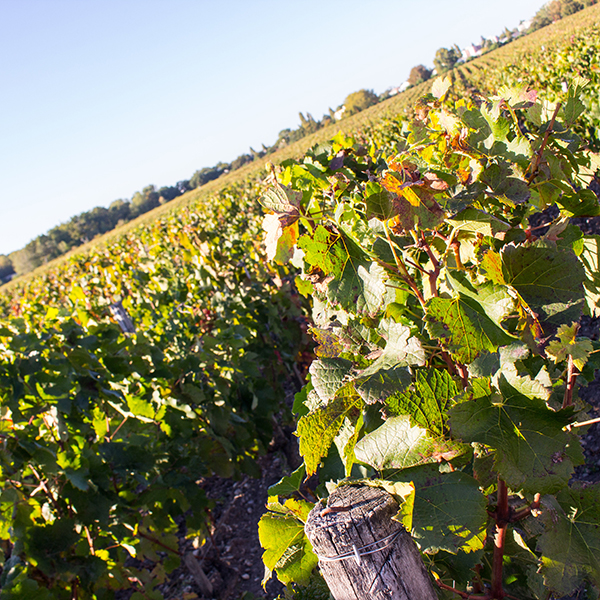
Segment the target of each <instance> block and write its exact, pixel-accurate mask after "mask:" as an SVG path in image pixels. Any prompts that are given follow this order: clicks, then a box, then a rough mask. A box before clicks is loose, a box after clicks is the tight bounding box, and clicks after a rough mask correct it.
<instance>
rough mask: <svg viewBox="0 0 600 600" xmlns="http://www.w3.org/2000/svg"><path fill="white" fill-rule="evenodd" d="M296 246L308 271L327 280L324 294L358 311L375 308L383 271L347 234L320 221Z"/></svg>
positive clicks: (382, 289) (380, 297)
mask: <svg viewBox="0 0 600 600" xmlns="http://www.w3.org/2000/svg"><path fill="white" fill-rule="evenodd" d="M298 247H299V248H300V249H301V250H303V251H304V252H305V255H304V260H305V262H306V263H307V264H308V265H309V266H310V271H309V274H315V275H317V276H320V277H321V278H322V280H323V281H324V282H325V283H326V285H327V298H328V299H329V301H330V302H331V303H332V304H333V305H338V304H339V305H340V306H341V307H342V308H344V309H352V311H355V312H358V313H359V314H361V313H365V314H368V315H375V314H376V313H377V312H378V310H379V308H380V307H381V305H382V304H383V301H384V297H385V291H386V288H385V279H386V275H385V271H384V269H383V267H381V266H379V265H378V264H377V263H374V262H372V261H370V260H369V259H368V258H367V256H366V254H364V253H363V251H362V250H361V249H360V248H359V247H358V246H357V245H356V244H355V243H354V242H353V241H352V240H351V239H350V238H349V237H347V236H345V235H342V234H341V233H335V232H333V231H329V230H328V229H326V228H325V227H323V226H322V225H319V226H318V227H317V228H316V229H315V231H314V232H313V234H312V235H309V234H305V235H303V236H301V237H300V239H299V240H298Z"/></svg>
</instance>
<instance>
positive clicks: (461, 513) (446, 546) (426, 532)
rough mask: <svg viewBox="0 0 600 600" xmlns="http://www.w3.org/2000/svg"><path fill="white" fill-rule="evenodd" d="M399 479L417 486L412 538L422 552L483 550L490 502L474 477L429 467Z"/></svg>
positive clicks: (403, 473) (401, 476) (420, 468)
mask: <svg viewBox="0 0 600 600" xmlns="http://www.w3.org/2000/svg"><path fill="white" fill-rule="evenodd" d="M396 478H397V479H399V480H400V481H411V482H412V483H413V484H414V486H415V505H414V511H413V525H412V531H411V535H412V537H413V538H414V539H415V541H416V542H417V544H419V547H420V548H421V551H422V552H426V553H429V554H432V553H435V552H438V551H439V550H446V551H448V552H452V553H453V554H456V553H457V552H459V551H462V552H473V551H476V550H480V549H481V548H483V545H484V543H485V538H486V523H487V516H488V515H487V511H486V506H487V499H486V497H485V496H484V495H483V494H482V493H481V492H480V491H479V484H478V482H477V481H476V480H475V479H473V477H471V476H470V475H467V474H466V473H462V472H461V471H453V472H450V473H440V472H439V468H438V465H426V466H422V467H417V468H414V469H410V470H408V471H405V472H402V473H401V474H400V475H399V476H397V477H394V479H396Z"/></svg>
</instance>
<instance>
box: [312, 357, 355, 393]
mask: <svg viewBox="0 0 600 600" xmlns="http://www.w3.org/2000/svg"><path fill="white" fill-rule="evenodd" d="M351 369H352V362H351V361H349V360H346V359H345V358H321V359H319V360H315V361H313V363H312V364H311V365H310V369H309V373H310V377H311V383H312V385H313V387H314V389H315V390H316V392H317V394H319V397H320V398H321V399H322V400H329V399H331V398H333V397H334V396H335V393H336V392H337V391H338V390H339V389H340V388H341V387H342V386H343V385H344V384H345V383H346V381H347V378H348V376H349V374H350V372H351Z"/></svg>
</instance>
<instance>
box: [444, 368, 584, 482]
mask: <svg viewBox="0 0 600 600" xmlns="http://www.w3.org/2000/svg"><path fill="white" fill-rule="evenodd" d="M500 383H501V390H502V396H500V395H493V394H492V395H489V396H484V397H480V398H477V399H474V400H471V401H468V402H462V403H461V404H458V405H457V406H454V407H452V408H451V409H450V410H449V417H450V430H451V433H452V436H453V437H456V438H459V439H461V440H463V441H464V442H467V443H471V442H480V443H482V444H486V445H488V446H490V447H491V448H494V449H495V450H496V451H497V452H496V457H495V462H494V465H495V468H496V470H497V471H498V473H499V475H500V476H501V477H502V478H503V479H504V480H505V481H506V483H507V485H508V486H509V487H510V488H511V489H513V490H515V491H516V490H524V491H526V492H530V493H536V492H539V493H542V494H546V493H548V494H550V493H554V492H556V491H558V490H560V489H562V488H563V487H565V486H566V485H567V483H568V481H569V478H570V476H571V474H572V473H573V466H574V461H575V462H576V463H579V462H580V460H581V450H580V449H579V447H578V444H579V442H578V440H577V438H576V437H575V436H574V435H572V434H570V433H567V432H565V431H563V428H564V427H565V426H566V425H567V424H568V423H569V422H570V420H571V419H572V413H571V411H560V412H554V411H552V410H550V409H549V408H548V407H547V406H546V403H545V402H544V401H543V400H541V399H539V398H527V397H525V396H523V395H522V394H519V393H518V392H516V390H514V388H512V387H511V386H510V385H509V384H508V383H507V382H506V380H505V379H504V378H503V377H502V376H501V378H500Z"/></svg>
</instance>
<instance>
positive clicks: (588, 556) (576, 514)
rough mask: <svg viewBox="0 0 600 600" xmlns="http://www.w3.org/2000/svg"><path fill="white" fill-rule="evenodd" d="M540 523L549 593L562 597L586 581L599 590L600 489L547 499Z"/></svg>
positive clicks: (572, 491) (543, 570)
mask: <svg viewBox="0 0 600 600" xmlns="http://www.w3.org/2000/svg"><path fill="white" fill-rule="evenodd" d="M541 520H542V522H543V525H544V532H543V533H542V535H541V536H540V537H539V540H538V550H539V551H541V553H542V558H541V562H542V566H541V568H540V572H541V573H542V575H543V576H544V583H545V584H546V586H547V587H548V589H549V590H552V591H554V592H555V594H556V595H557V596H560V597H562V596H566V595H569V594H571V593H573V592H574V591H575V590H576V588H578V587H579V586H580V585H581V584H582V583H584V581H586V580H588V581H591V582H592V583H593V584H594V585H595V586H596V587H600V485H599V484H597V483H596V484H595V485H593V486H590V487H588V488H585V489H566V490H563V491H562V492H560V493H559V494H558V495H557V497H556V499H554V498H552V497H544V498H543V500H542V515H541Z"/></svg>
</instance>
